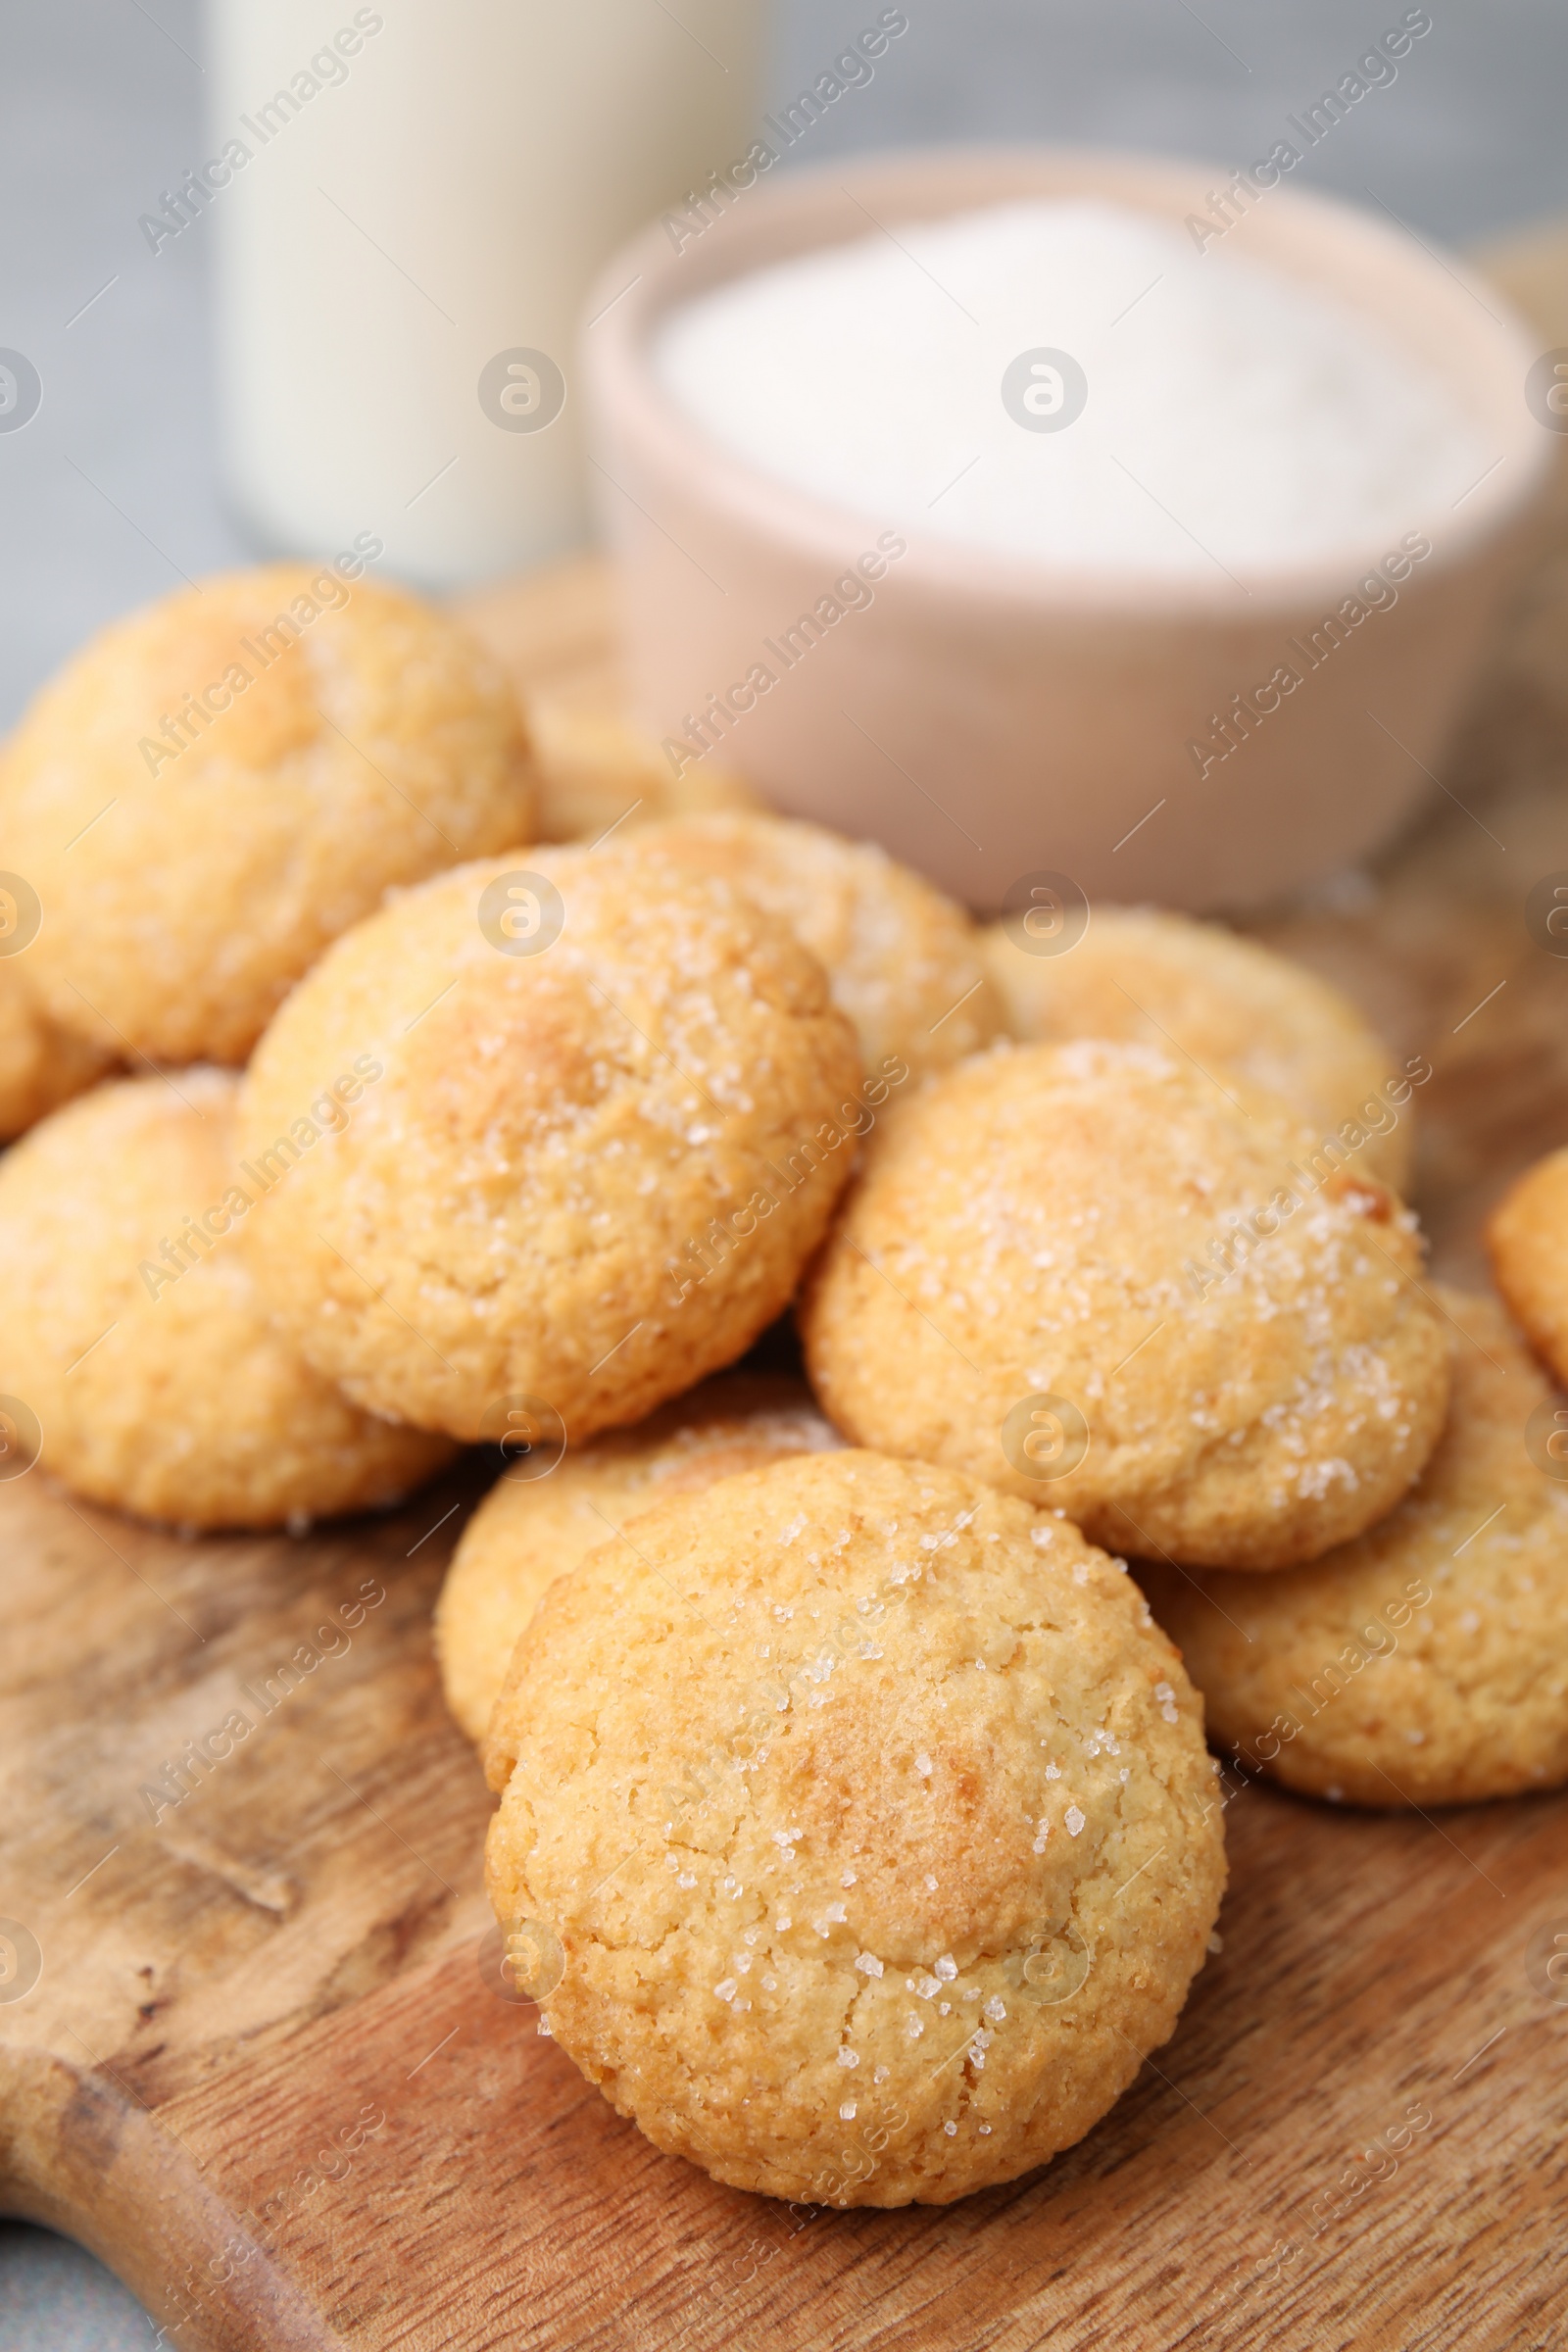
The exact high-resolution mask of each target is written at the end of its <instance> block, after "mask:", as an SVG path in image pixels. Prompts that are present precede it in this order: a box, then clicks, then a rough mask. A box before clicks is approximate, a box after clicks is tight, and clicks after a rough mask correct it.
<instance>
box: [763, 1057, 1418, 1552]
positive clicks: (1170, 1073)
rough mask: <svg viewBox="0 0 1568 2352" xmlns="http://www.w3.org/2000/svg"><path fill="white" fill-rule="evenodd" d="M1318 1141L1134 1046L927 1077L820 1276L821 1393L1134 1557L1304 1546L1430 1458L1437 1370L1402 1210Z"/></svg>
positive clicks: (861, 1434) (1321, 1539)
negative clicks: (1054, 1508)
mask: <svg viewBox="0 0 1568 2352" xmlns="http://www.w3.org/2000/svg"><path fill="white" fill-rule="evenodd" d="M1316 1142H1317V1139H1316V1138H1315V1136H1314V1135H1313V1133H1312V1131H1311V1130H1310V1129H1307V1128H1303V1127H1300V1126H1299V1125H1297V1124H1295V1123H1294V1121H1293V1119H1292V1116H1291V1113H1290V1112H1289V1110H1288V1108H1287V1106H1286V1105H1285V1104H1284V1103H1281V1101H1280V1100H1279V1099H1278V1098H1277V1097H1275V1096H1271V1095H1265V1094H1263V1093H1262V1092H1261V1091H1259V1090H1256V1089H1250V1088H1247V1087H1246V1085H1245V1082H1243V1081H1241V1080H1236V1079H1233V1080H1231V1081H1230V1082H1229V1083H1228V1084H1227V1086H1226V1088H1225V1090H1224V1091H1223V1092H1221V1091H1220V1090H1219V1089H1218V1088H1216V1087H1212V1086H1210V1085H1209V1083H1208V1082H1207V1081H1206V1080H1205V1079H1203V1078H1202V1077H1201V1076H1200V1075H1199V1074H1198V1073H1197V1072H1196V1071H1193V1070H1191V1069H1190V1068H1188V1067H1187V1066H1186V1065H1184V1064H1179V1063H1177V1062H1176V1061H1174V1060H1172V1059H1169V1058H1167V1057H1166V1056H1164V1055H1162V1054H1153V1053H1151V1052H1150V1051H1148V1050H1147V1049H1145V1048H1142V1047H1133V1046H1102V1045H1093V1044H1087V1043H1086V1044H1080V1045H1076V1046H1023V1047H1012V1048H1000V1049H998V1050H996V1051H995V1052H993V1053H991V1054H982V1055H980V1056H978V1057H977V1058H976V1059H975V1060H973V1061H971V1062H968V1063H966V1064H965V1065H964V1066H963V1067H962V1068H961V1069H958V1070H956V1071H952V1072H949V1073H948V1074H947V1075H946V1076H945V1077H942V1078H939V1079H935V1080H932V1081H930V1082H928V1083H927V1085H926V1086H925V1088H924V1089H923V1090H922V1091H921V1092H920V1093H919V1094H918V1095H915V1096H913V1097H912V1098H910V1099H908V1100H907V1101H905V1102H903V1103H899V1104H897V1105H896V1106H895V1107H894V1109H893V1110H892V1112H891V1113H890V1115H889V1117H888V1119H887V1121H886V1122H885V1124H884V1126H883V1127H882V1128H881V1129H880V1130H879V1132H878V1133H877V1134H876V1135H874V1136H873V1137H872V1138H871V1139H870V1142H869V1144H868V1146H867V1152H866V1158H865V1165H864V1171H863V1174H862V1176H861V1178H860V1179H859V1181H858V1183H857V1185H856V1187H855V1190H854V1191H853V1193H852V1194H851V1196H850V1198H849V1200H848V1201H847V1203H846V1207H845V1210H844V1213H843V1215H842V1217H841V1219H840V1221H839V1223H838V1225H837V1226H836V1227H835V1230H834V1232H833V1235H832V1237H831V1238H830V1240H829V1242H828V1245H827V1248H826V1249H825V1250H824V1251H823V1253H822V1257H821V1259H820V1261H819V1263H818V1265H817V1267H816V1269H815V1270H814V1273H813V1276H812V1279H811V1281H810V1283H809V1286H808V1289H807V1293H806V1296H805V1299H804V1301H803V1304H802V1309H801V1326H802V1332H803V1336H804V1338H805V1342H806V1348H807V1361H808V1366H809V1372H810V1376H811V1381H812V1385H813V1387H814V1388H815V1390H816V1393H817V1395H818V1397H820V1398H821V1400H822V1403H823V1406H824V1409H825V1410H826V1411H827V1413H828V1414H829V1415H830V1417H831V1418H832V1420H833V1421H834V1423H835V1424H836V1425H837V1427H839V1428H840V1429H842V1430H843V1431H844V1432H845V1433H846V1435H847V1436H849V1437H850V1438H851V1439H852V1440H854V1441H855V1442H856V1443H857V1444H860V1445H875V1446H880V1447H882V1448H884V1449H885V1450H887V1451H889V1452H893V1453H898V1454H902V1455H906V1456H909V1457H916V1458H919V1459H922V1460H927V1461H943V1462H948V1463H951V1464H953V1465H954V1466H955V1467H962V1468H965V1469H969V1470H972V1471H974V1472H975V1473H976V1474H978V1475H979V1476H982V1477H985V1478H990V1479H993V1480H995V1481H996V1482H997V1483H998V1484H999V1485H1001V1486H1004V1487H1006V1488H1008V1489H1010V1490H1011V1491H1012V1492H1013V1493H1015V1494H1027V1495H1032V1496H1033V1497H1034V1498H1035V1499H1037V1500H1043V1501H1049V1502H1051V1503H1054V1504H1056V1505H1059V1506H1060V1507H1061V1508H1062V1509H1063V1510H1065V1511H1067V1512H1068V1513H1069V1514H1070V1515H1071V1516H1072V1517H1073V1518H1074V1519H1075V1520H1077V1521H1078V1523H1079V1524H1080V1525H1081V1526H1083V1527H1084V1528H1085V1530H1086V1532H1087V1533H1088V1534H1089V1535H1090V1536H1091V1537H1092V1538H1093V1539H1094V1540H1095V1541H1097V1542H1099V1543H1103V1544H1106V1545H1108V1546H1114V1547H1115V1548H1116V1549H1118V1550H1129V1549H1138V1550H1142V1551H1145V1552H1148V1553H1151V1554H1152V1553H1153V1552H1155V1551H1164V1552H1166V1553H1168V1554H1169V1555H1171V1556H1172V1557H1174V1558H1177V1559H1180V1560H1183V1561H1186V1562H1203V1563H1206V1564H1209V1565H1214V1566H1225V1567H1236V1568H1280V1567H1287V1566H1291V1565H1293V1564H1295V1563H1296V1562H1299V1561H1301V1560H1306V1559H1312V1558H1315V1557H1316V1556H1317V1554H1318V1553H1320V1552H1322V1551H1325V1550H1327V1549H1328V1548H1329V1546H1330V1545H1331V1544H1335V1543H1340V1542H1345V1541H1347V1540H1348V1538H1349V1537H1350V1536H1352V1535H1355V1534H1358V1533H1359V1532H1360V1530H1361V1529H1362V1528H1364V1527H1367V1526H1369V1525H1370V1524H1371V1523H1372V1521H1373V1520H1375V1519H1378V1518H1380V1517H1381V1516H1382V1515H1383V1513H1384V1512H1385V1511H1387V1510H1390V1509H1392V1508H1393V1506H1394V1504H1395V1503H1396V1502H1397V1500H1398V1498H1399V1496H1400V1495H1402V1494H1403V1493H1404V1491H1405V1489H1406V1488H1407V1487H1408V1486H1409V1485H1410V1483H1411V1482H1412V1480H1413V1479H1414V1478H1415V1477H1416V1476H1417V1475H1418V1474H1419V1472H1420V1469H1421V1466H1422V1464H1423V1462H1424V1461H1425V1460H1426V1457H1427V1455H1428V1453H1429V1452H1430V1451H1431V1449H1432V1446H1433V1444H1434V1443H1435V1441H1436V1438H1437V1434H1438V1430H1439V1428H1440V1427H1441V1425H1442V1420H1443V1413H1444V1407H1445V1403H1446V1396H1447V1381H1448V1372H1447V1359H1446V1348H1445V1347H1444V1342H1443V1337H1442V1329H1441V1325H1440V1323H1439V1320H1438V1317H1437V1316H1436V1314H1435V1313H1434V1311H1433V1310H1432V1308H1431V1307H1430V1306H1429V1305H1428V1303H1427V1301H1426V1299H1425V1298H1424V1297H1423V1295H1422V1293H1421V1291H1420V1289H1419V1288H1418V1287H1417V1285H1416V1283H1415V1281H1414V1279H1413V1278H1414V1276H1415V1275H1416V1273H1417V1272H1418V1269H1419V1267H1420V1262H1421V1259H1420V1250H1419V1245H1418V1242H1417V1238H1416V1235H1415V1231H1414V1221H1413V1219H1412V1218H1410V1217H1409V1216H1408V1214H1407V1213H1406V1212H1405V1211H1404V1210H1402V1209H1401V1208H1400V1207H1399V1205H1398V1202H1397V1201H1396V1200H1395V1199H1394V1198H1393V1196H1392V1195H1390V1194H1388V1193H1386V1192H1385V1191H1384V1190H1383V1189H1382V1188H1381V1187H1380V1186H1378V1185H1375V1184H1372V1183H1370V1182H1368V1181H1363V1180H1360V1179H1357V1178H1354V1177H1352V1176H1349V1175H1347V1174H1346V1173H1345V1172H1344V1171H1343V1170H1340V1171H1338V1172H1335V1171H1334V1170H1333V1169H1332V1167H1331V1164H1330V1162H1329V1161H1328V1160H1327V1159H1325V1157H1324V1155H1323V1154H1321V1153H1319V1154H1318V1157H1317V1161H1316V1164H1315V1166H1314V1160H1313V1153H1314V1149H1315V1146H1316ZM1292 1201H1294V1203H1295V1205H1294V1206H1292V1205H1288V1203H1289V1202H1292ZM1243 1219H1246V1220H1250V1227H1251V1230H1250V1232H1248V1233H1247V1234H1245V1235H1244V1237H1243V1238H1242V1239H1241V1240H1240V1241H1239V1240H1238V1237H1237V1225H1238V1224H1239V1223H1240V1222H1241V1220H1243ZM1227 1266H1229V1267H1231V1268H1232V1269H1233V1270H1231V1271H1230V1272H1228V1273H1227V1272H1226V1271H1225V1268H1226V1267H1227ZM1032 1399H1059V1400H1062V1401H1063V1402H1064V1404H1065V1406H1066V1407H1067V1411H1066V1413H1065V1414H1062V1413H1059V1412H1058V1411H1057V1408H1056V1406H1055V1405H1054V1404H1047V1403H1041V1404H1039V1405H1038V1406H1037V1405H1035V1404H1034V1403H1032V1402H1031V1400H1032ZM1039 1415H1048V1416H1054V1418H1045V1419H1041V1418H1038V1417H1037V1416H1039ZM1009 1416H1010V1418H1009ZM1074 1416H1076V1417H1077V1418H1076V1419H1075V1418H1074ZM1064 1435H1065V1437H1066V1439H1067V1440H1068V1441H1070V1443H1068V1444H1064V1443H1061V1442H1059V1441H1061V1440H1062V1439H1063V1436H1064ZM1053 1452H1054V1458H1053ZM1069 1453H1070V1454H1071V1456H1072V1459H1071V1460H1069ZM1037 1465H1038V1467H1037ZM1054 1471H1059V1472H1060V1473H1061V1475H1059V1476H1054V1477H1053V1476H1052V1475H1050V1474H1051V1473H1052V1472H1054Z"/></svg>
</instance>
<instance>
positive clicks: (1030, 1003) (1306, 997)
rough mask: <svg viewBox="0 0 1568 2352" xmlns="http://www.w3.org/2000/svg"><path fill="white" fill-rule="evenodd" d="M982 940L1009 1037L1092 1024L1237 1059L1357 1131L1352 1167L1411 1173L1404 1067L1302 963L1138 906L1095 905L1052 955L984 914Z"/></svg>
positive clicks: (1080, 1033) (1319, 1115)
mask: <svg viewBox="0 0 1568 2352" xmlns="http://www.w3.org/2000/svg"><path fill="white" fill-rule="evenodd" d="M985 951H986V958H987V962H988V964H989V966H990V969H991V972H992V974H993V976H994V978H995V979H996V981H997V984H998V986H999V988H1000V989H1001V991H1002V994H1003V996H1004V998H1005V1001H1006V1005H1007V1010H1008V1025H1009V1027H1010V1028H1011V1031H1012V1034H1013V1036H1014V1037H1016V1038H1020V1039H1023V1040H1025V1041H1028V1042H1031V1043H1039V1044H1045V1045H1068V1044H1070V1043H1071V1042H1072V1041H1073V1039H1075V1038H1083V1037H1103V1038H1107V1039H1111V1040H1113V1041H1115V1042H1116V1043H1117V1044H1120V1045H1131V1046H1153V1047H1156V1048H1162V1049H1164V1050H1165V1051H1167V1052H1170V1053H1172V1054H1175V1056H1176V1057H1177V1058H1178V1059H1180V1058H1181V1057H1182V1056H1183V1055H1184V1054H1190V1055H1191V1056H1192V1058H1193V1060H1194V1061H1195V1062H1197V1063H1198V1064H1199V1065H1200V1066H1201V1067H1202V1068H1204V1069H1206V1070H1210V1071H1212V1072H1214V1073H1215V1074H1216V1075H1217V1076H1220V1077H1223V1076H1224V1073H1225V1071H1226V1070H1227V1069H1231V1070H1235V1071H1236V1072H1237V1073H1238V1074H1239V1075H1240V1076H1241V1077H1243V1078H1245V1079H1247V1080H1248V1081H1249V1083H1250V1085H1252V1086H1262V1087H1267V1088H1269V1089H1270V1090H1271V1091H1272V1092H1273V1093H1275V1094H1279V1095H1283V1096H1284V1097H1285V1098H1286V1100H1287V1101H1288V1102H1290V1103H1293V1104H1294V1106H1295V1108H1296V1109H1297V1111H1298V1112H1299V1115H1300V1116H1301V1118H1302V1119H1304V1120H1305V1121H1306V1122H1307V1123H1308V1124H1309V1125H1310V1126H1312V1127H1314V1128H1316V1129H1317V1131H1318V1136H1319V1140H1322V1139H1323V1138H1325V1137H1327V1136H1330V1135H1336V1134H1341V1132H1342V1130H1352V1129H1353V1131H1354V1134H1355V1135H1358V1136H1360V1137H1362V1138H1364V1140H1363V1141H1362V1142H1360V1143H1358V1144H1356V1143H1354V1142H1353V1138H1352V1136H1351V1134H1349V1133H1346V1134H1344V1136H1343V1140H1344V1141H1346V1142H1348V1143H1351V1144H1352V1149H1353V1152H1354V1157H1353V1160H1352V1163H1351V1164H1352V1165H1353V1166H1354V1167H1356V1168H1357V1169H1358V1170H1360V1171H1361V1172H1362V1173H1363V1174H1365V1175H1369V1176H1375V1177H1377V1178H1378V1180H1379V1181H1380V1182H1381V1183H1383V1184H1388V1185H1392V1186H1393V1188H1394V1190H1395V1191H1396V1192H1400V1193H1402V1192H1403V1191H1404V1189H1405V1187H1406V1185H1407V1184H1408V1182H1409V1175H1410V1160H1411V1146H1412V1119H1411V1113H1410V1108H1409V1103H1410V1087H1409V1084H1408V1081H1406V1080H1401V1079H1400V1078H1399V1077H1398V1075H1397V1072H1396V1069H1395V1064H1394V1058H1393V1056H1392V1054H1390V1053H1389V1051H1388V1049H1387V1047H1386V1046H1385V1045H1384V1044H1383V1042H1382V1040H1381V1038H1379V1037H1378V1036H1377V1035H1376V1034H1375V1032H1374V1031H1373V1030H1372V1029H1370V1028H1369V1027H1368V1025H1367V1023H1366V1022H1365V1021H1364V1020H1363V1019H1362V1017H1361V1015H1360V1013H1359V1012H1357V1010H1356V1008H1355V1006H1354V1005H1352V1004H1351V1003H1350V1001H1349V999H1348V997H1344V996H1342V995H1341V994H1340V991H1339V990H1338V989H1337V988H1331V987H1330V986H1329V984H1328V982H1327V981H1326V980H1321V979H1319V978H1318V976H1317V974H1316V973H1315V972H1310V971H1308V970H1307V968H1306V966H1305V964H1301V963H1296V962H1294V961H1293V960H1292V959H1291V958H1290V957H1289V956H1277V955H1275V954H1274V953H1273V952H1272V951H1271V950H1270V949H1268V948H1264V947H1260V946H1259V945H1258V943H1257V941H1256V940H1251V939H1243V938H1240V937H1238V935H1237V934H1236V933H1235V932H1234V931H1228V930H1226V929H1225V928H1224V927H1223V926H1222V925H1221V924H1219V923H1199V922H1194V921H1193V920H1192V919H1191V917H1190V916H1188V915H1185V914H1168V913H1163V912H1160V911H1158V910H1157V909H1155V908H1153V907H1096V908H1095V910H1094V913H1093V916H1092V918H1091V920H1090V923H1089V927H1088V929H1087V930H1086V931H1085V933H1084V935H1083V937H1082V938H1081V939H1080V940H1079V941H1078V942H1077V944H1076V946H1074V947H1072V948H1070V949H1067V950H1066V951H1065V952H1064V953H1062V954H1060V955H1049V956H1047V955H1031V954H1029V953H1027V952H1026V951H1025V950H1024V949H1022V948H1020V947H1019V946H1017V945H1016V943H1015V941H1014V938H1013V936H1012V934H1011V933H1010V932H1009V931H1008V930H1007V929H1006V928H1005V925H1003V924H1002V923H993V924H992V925H991V927H990V929H989V930H988V931H987V932H986V933H985ZM1391 1088H1392V1090H1393V1091H1392V1092H1391V1091H1390V1090H1391ZM1401 1090H1402V1099H1400V1098H1401Z"/></svg>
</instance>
